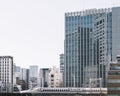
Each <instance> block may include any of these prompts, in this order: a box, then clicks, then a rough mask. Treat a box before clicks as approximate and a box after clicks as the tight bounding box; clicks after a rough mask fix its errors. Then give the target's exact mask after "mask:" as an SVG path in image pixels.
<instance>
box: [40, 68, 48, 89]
mask: <svg viewBox="0 0 120 96" xmlns="http://www.w3.org/2000/svg"><path fill="white" fill-rule="evenodd" d="M49 73H50V68H40V72H39V77H40V78H39V84H40V87H48V81H49Z"/></svg>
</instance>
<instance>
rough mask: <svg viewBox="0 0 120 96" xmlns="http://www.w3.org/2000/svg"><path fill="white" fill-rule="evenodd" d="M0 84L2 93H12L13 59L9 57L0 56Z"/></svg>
mask: <svg viewBox="0 0 120 96" xmlns="http://www.w3.org/2000/svg"><path fill="white" fill-rule="evenodd" d="M0 82H1V84H0V88H1V90H2V92H12V91H13V90H12V89H13V87H12V86H13V57H11V56H0ZM1 90H0V91H1Z"/></svg>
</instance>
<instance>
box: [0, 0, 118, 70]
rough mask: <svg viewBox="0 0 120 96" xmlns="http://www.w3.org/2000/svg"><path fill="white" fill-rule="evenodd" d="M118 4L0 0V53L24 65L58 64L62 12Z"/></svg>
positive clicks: (61, 46)
mask: <svg viewBox="0 0 120 96" xmlns="http://www.w3.org/2000/svg"><path fill="white" fill-rule="evenodd" d="M119 5H120V1H119V0H116V1H115V0H106V1H104V0H100V1H95V0H91V2H87V0H84V1H83V0H75V1H72V0H66V1H63V0H60V1H55V0H52V1H50V0H44V1H40V0H20V1H16V0H10V1H9V0H1V1H0V13H1V15H0V32H1V35H0V44H1V46H0V55H1V56H5V55H9V56H13V58H14V63H16V65H18V66H21V67H25V68H28V67H29V66H30V65H38V66H39V67H41V68H42V67H47V68H49V67H52V66H54V65H56V66H57V67H59V54H62V53H64V33H65V32H64V30H65V29H64V15H65V12H74V11H82V10H85V9H94V8H110V7H114V6H119ZM61 6H62V7H61Z"/></svg>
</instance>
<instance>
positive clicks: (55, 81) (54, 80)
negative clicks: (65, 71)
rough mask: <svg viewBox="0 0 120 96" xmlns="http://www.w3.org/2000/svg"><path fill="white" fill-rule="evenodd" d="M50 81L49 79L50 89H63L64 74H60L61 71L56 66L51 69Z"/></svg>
mask: <svg viewBox="0 0 120 96" xmlns="http://www.w3.org/2000/svg"><path fill="white" fill-rule="evenodd" d="M48 79H49V81H48V87H51V88H55V87H61V83H62V74H61V73H60V70H59V69H58V68H56V67H55V66H54V67H53V68H51V70H50V73H49V78H48Z"/></svg>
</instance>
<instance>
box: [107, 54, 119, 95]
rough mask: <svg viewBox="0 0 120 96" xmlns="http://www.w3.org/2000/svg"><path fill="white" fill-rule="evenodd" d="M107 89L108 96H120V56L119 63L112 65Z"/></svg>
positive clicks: (115, 62) (112, 63)
mask: <svg viewBox="0 0 120 96" xmlns="http://www.w3.org/2000/svg"><path fill="white" fill-rule="evenodd" d="M107 88H108V96H120V55H118V56H117V61H114V62H111V63H110V70H109V72H108V83H107Z"/></svg>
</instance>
